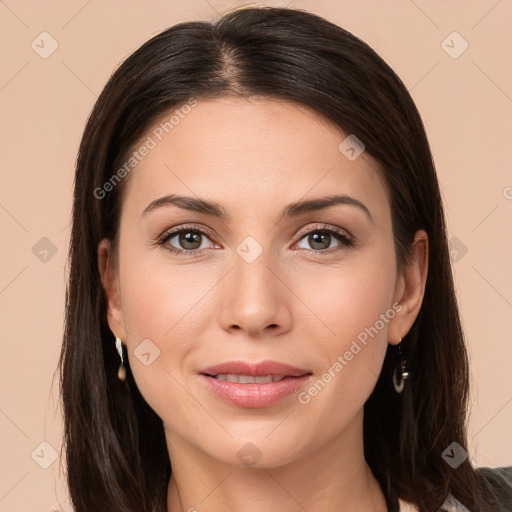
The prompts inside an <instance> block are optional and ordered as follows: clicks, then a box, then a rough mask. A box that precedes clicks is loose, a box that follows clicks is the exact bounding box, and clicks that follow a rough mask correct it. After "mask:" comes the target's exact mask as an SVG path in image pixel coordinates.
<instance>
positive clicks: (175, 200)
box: [142, 194, 375, 223]
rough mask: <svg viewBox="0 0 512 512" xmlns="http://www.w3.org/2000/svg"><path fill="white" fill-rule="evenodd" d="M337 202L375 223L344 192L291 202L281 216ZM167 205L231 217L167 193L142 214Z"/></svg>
mask: <svg viewBox="0 0 512 512" xmlns="http://www.w3.org/2000/svg"><path fill="white" fill-rule="evenodd" d="M338 204H344V205H350V206H355V207H357V208H359V209H360V210H362V211H363V212H364V213H365V214H366V216H367V217H368V218H369V219H370V220H371V221H372V222H373V223H375V221H374V220H373V217H372V214H371V213H370V210H369V209H368V208H367V207H366V206H365V205H364V204H363V203H362V202H361V201H359V200H358V199H355V198H354V197H351V196H347V195H345V194H337V195H331V196H325V197H319V198H317V199H308V200H306V201H297V202H295V203H291V204H289V205H288V206H287V207H286V208H285V209H284V211H283V214H282V218H292V217H298V216H299V215H302V214H304V213H309V212H313V211H319V210H324V209H325V208H329V207H331V206H335V205H338ZM169 205H174V206H177V207H178V208H182V209H183V210H190V211H195V212H198V213H203V214H205V215H210V216H212V217H216V218H219V219H223V220H230V218H231V217H230V215H229V214H228V213H227V211H226V209H225V208H224V207H223V206H221V205H220V204H218V203H216V202H215V201H208V200H205V199H199V198H195V197H187V196H180V195H177V194H171V195H167V196H164V197H160V198H159V199H155V200H154V201H151V203H149V205H148V206H147V207H146V209H145V210H144V211H143V212H142V216H145V215H147V214H148V213H150V212H152V211H154V210H156V209H158V208H162V207H166V206H169Z"/></svg>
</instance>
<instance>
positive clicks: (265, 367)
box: [199, 361, 311, 377]
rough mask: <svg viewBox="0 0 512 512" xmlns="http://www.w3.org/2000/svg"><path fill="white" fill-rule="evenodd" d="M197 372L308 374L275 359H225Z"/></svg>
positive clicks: (288, 375) (253, 374) (263, 374)
mask: <svg viewBox="0 0 512 512" xmlns="http://www.w3.org/2000/svg"><path fill="white" fill-rule="evenodd" d="M199 373H202V374H204V375H211V376H215V375H220V374H233V375H249V376H251V377H264V376H266V375H279V376H284V377H301V376H302V375H307V374H310V373H311V372H310V371H309V370H304V369H302V368H297V367H296V366H291V365H289V364H285V363H279V362H277V361H261V362H259V363H251V362H247V361H227V362H225V363H220V364H217V365H215V366H209V367H208V368H204V369H203V370H200V372H199Z"/></svg>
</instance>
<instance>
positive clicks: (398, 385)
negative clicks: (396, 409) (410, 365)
mask: <svg viewBox="0 0 512 512" xmlns="http://www.w3.org/2000/svg"><path fill="white" fill-rule="evenodd" d="M401 342H402V338H400V340H399V341H398V364H397V365H396V367H395V371H394V372H393V386H394V388H395V391H396V392H397V393H398V394H400V393H402V391H403V390H404V386H405V379H407V377H409V372H408V371H407V369H406V366H405V364H406V362H407V361H406V360H405V359H404V358H403V356H402V350H401V348H400V345H401ZM397 374H399V375H400V382H399V381H398V378H397Z"/></svg>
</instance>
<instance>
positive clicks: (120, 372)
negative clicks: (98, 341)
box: [116, 336, 126, 381]
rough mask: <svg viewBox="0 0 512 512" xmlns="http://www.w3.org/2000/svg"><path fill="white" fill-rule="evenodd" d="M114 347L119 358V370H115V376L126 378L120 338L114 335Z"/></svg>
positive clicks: (120, 378) (121, 378)
mask: <svg viewBox="0 0 512 512" xmlns="http://www.w3.org/2000/svg"><path fill="white" fill-rule="evenodd" d="M116 349H117V352H118V353H119V357H120V358H121V364H120V365H119V370H117V378H118V379H119V380H122V381H124V380H126V368H125V367H124V364H123V363H124V360H123V345H122V341H121V339H120V338H118V337H117V336H116Z"/></svg>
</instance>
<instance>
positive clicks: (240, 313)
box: [221, 249, 293, 338]
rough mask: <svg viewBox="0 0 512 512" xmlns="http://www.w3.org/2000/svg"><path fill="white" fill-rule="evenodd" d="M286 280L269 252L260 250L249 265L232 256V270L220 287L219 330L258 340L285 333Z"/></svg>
mask: <svg viewBox="0 0 512 512" xmlns="http://www.w3.org/2000/svg"><path fill="white" fill-rule="evenodd" d="M286 280H287V279H286V276H285V275H284V273H283V269H282V268H281V267H280V266H279V264H278V262H276V260H275V258H273V257H272V254H271V251H270V250H268V249H267V250H263V252H262V253H261V254H260V255H259V256H258V257H257V258H256V259H254V260H253V261H251V260H250V259H248V260H246V259H244V257H242V256H240V255H239V254H238V253H234V257H233V268H232V270H231V271H230V272H229V274H228V275H227V276H226V278H225V279H224V280H223V281H224V283H223V285H222V294H223V297H222V298H221V304H222V306H221V307H222V311H221V324H222V327H223V329H225V330H226V331H232V332H235V331H242V332H244V333H245V334H246V335H247V336H250V337H261V338H268V337H269V336H276V335H279V334H283V333H284V332H286V331H288V330H289V329H290V328H291V323H292V314H291V310H290V300H291V298H292V297H293V294H292V293H291V292H290V290H289V288H288V287H287V286H286Z"/></svg>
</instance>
